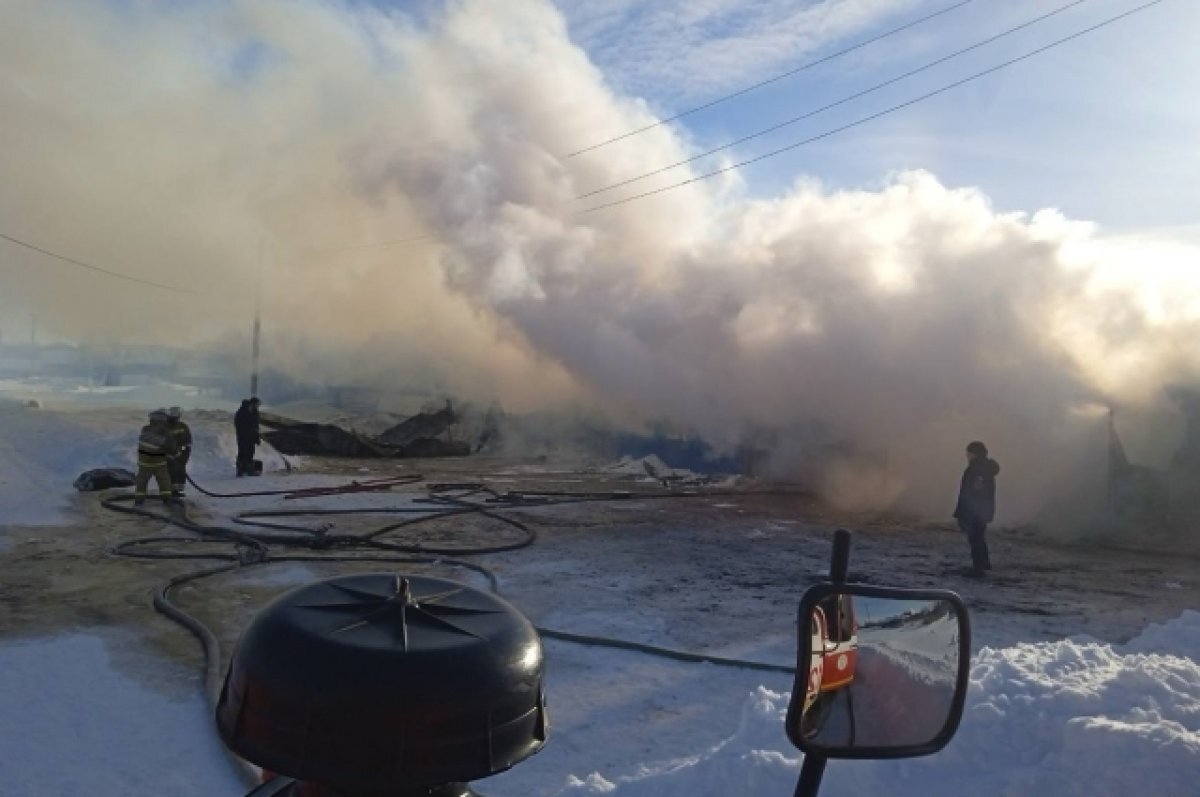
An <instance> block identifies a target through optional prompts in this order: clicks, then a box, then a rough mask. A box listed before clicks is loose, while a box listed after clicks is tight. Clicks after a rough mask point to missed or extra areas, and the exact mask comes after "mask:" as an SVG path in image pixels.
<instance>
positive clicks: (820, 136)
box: [575, 0, 1163, 215]
mask: <svg viewBox="0 0 1200 797" xmlns="http://www.w3.org/2000/svg"><path fill="white" fill-rule="evenodd" d="M1162 2H1163V0H1151V2H1149V3H1144V4H1143V5H1140V6H1137V7H1135V8H1132V9H1130V10H1129V11H1125V12H1123V13H1121V14H1117V15H1116V16H1114V17H1109V18H1108V19H1106V20H1104V21H1103V22H1098V23H1096V24H1095V25H1092V26H1090V27H1087V28H1084V29H1083V30H1080V31H1077V32H1075V33H1072V34H1071V35H1070V36H1064V37H1063V38H1061V39H1057V40H1056V41H1053V42H1051V43H1050V44H1047V45H1043V46H1042V47H1039V48H1037V49H1036V50H1030V51H1029V52H1027V53H1025V54H1024V55H1020V56H1017V57H1016V58H1011V59H1009V60H1007V61H1004V62H1003V63H1000V64H997V65H996V66H993V67H990V68H988V69H985V70H983V71H981V72H976V73H974V74H972V75H969V76H967V77H965V78H962V79H961V80H956V81H954V82H953V83H948V84H946V85H945V86H942V87H941V88H938V89H934V90H933V91H930V92H926V93H925V94H921V95H920V96H917V97H914V98H912V99H911V100H907V101H905V102H902V103H899V104H897V105H892V106H890V107H888V108H885V109H884V110H882V111H879V112H877V113H873V114H871V115H870V116H864V117H862V118H860V119H856V120H854V121H853V122H850V123H848V124H844V125H842V126H840V127H835V128H832V129H831V130H826V131H825V132H823V133H819V134H817V135H815V136H810V137H809V138H806V139H803V140H802V141H797V142H794V143H792V144H788V145H787V146H785V147H780V148H778V149H774V150H771V151H770V152H766V153H763V154H762V155H758V156H756V157H753V158H748V159H746V160H743V161H739V162H737V163H733V164H730V165H728V166H723V167H722V168H720V169H714V170H713V171H711V172H706V173H704V174H701V175H697V176H696V177H691V178H689V179H687V180H681V181H680V182H678V183H672V184H671V185H666V186H663V187H661V188H655V189H653V190H651V191H643V192H642V193H640V194H633V195H631V196H627V197H624V198H622V199H617V200H614V201H612V202H606V203H604V204H602V205H595V206H593V207H590V208H586V209H584V210H580V211H577V212H576V213H575V215H582V214H584V213H595V212H596V211H598V210H604V209H605V208H611V207H616V206H617V205H624V204H625V203H627V202H633V201H635V200H638V199H643V198H645V197H649V196H654V195H656V194H662V193H665V192H667V191H672V190H674V189H676V188H682V187H683V186H685V185H691V184H692V183H698V182H700V181H702V180H708V179H710V178H713V177H716V176H718V175H721V174H725V173H726V172H731V171H733V170H734V169H740V168H741V167H743V166H749V165H750V164H752V163H758V162H759V161H764V160H767V159H768V158H773V157H775V156H776V155H781V154H783V153H784V152H789V151H791V150H793V149H797V148H799V147H802V146H804V145H806V144H811V143H813V142H814V141H820V140H821V139H825V138H829V137H831V136H834V135H837V134H838V133H842V132H844V131H846V130H850V129H852V128H855V127H859V126H860V125H864V124H866V123H867V122H870V121H873V120H875V119H879V118H881V117H884V116H888V115H889V114H892V113H895V112H896V111H899V110H902V109H904V108H908V107H910V106H913V105H916V104H917V103H920V102H924V101H925V100H928V99H930V98H932V97H936V96H938V95H939V94H945V93H946V92H947V91H950V90H951V89H955V88H958V87H959V86H962V85H965V84H967V83H970V82H972V81H975V80H978V79H979V78H982V77H985V76H987V75H990V74H992V73H993V72H999V71H1000V70H1001V69H1004V68H1006V67H1010V66H1012V65H1013V64H1018V63H1020V62H1022V61H1026V60H1028V59H1030V58H1033V57H1034V56H1036V55H1040V54H1042V53H1044V52H1046V51H1048V50H1052V49H1054V48H1055V47H1058V46H1060V45H1063V44H1066V43H1067V42H1069V41H1073V40H1074V39H1078V38H1081V37H1083V36H1086V35H1087V34H1089V33H1092V32H1094V31H1097V30H1100V29H1101V28H1104V27H1107V26H1109V25H1112V24H1114V23H1116V22H1119V21H1121V20H1123V19H1125V18H1127V17H1131V16H1133V15H1134V14H1137V13H1138V12H1141V11H1145V10H1146V9H1148V8H1151V7H1153V6H1156V5H1158V4H1160V3H1162Z"/></svg>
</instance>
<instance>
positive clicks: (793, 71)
mask: <svg viewBox="0 0 1200 797" xmlns="http://www.w3.org/2000/svg"><path fill="white" fill-rule="evenodd" d="M972 2H974V0H962V2H959V3H955V4H954V5H952V6H947V7H946V8H943V9H941V10H940V11H935V12H933V13H932V14H927V15H925V16H923V17H921V18H920V19H914V20H913V21H912V22H908V23H906V24H904V25H901V26H900V27H898V28H892V29H891V30H889V31H887V32H885V33H881V34H879V35H878V36H874V37H872V38H870V39H867V40H866V41H861V42H859V43H858V44H855V45H853V46H851V47H847V48H846V49H844V50H838V51H837V52H836V53H830V54H829V55H826V56H823V57H821V58H818V59H817V60H815V61H809V62H808V63H806V64H803V65H802V66H798V67H796V68H795V69H791V70H789V71H787V72H784V73H782V74H779V75H776V76H775V77H771V78H767V79H766V80H762V81H759V82H758V83H755V84H753V85H750V86H747V87H745V88H744V89H739V90H738V91H735V92H733V93H732V94H726V95H724V96H721V97H718V98H717V99H715V100H712V101H710V102H706V103H704V104H703V105H697V106H696V107H694V108H689V109H687V110H686V111H680V112H679V113H677V114H675V115H674V116H669V117H667V118H666V119H660V120H658V121H657V122H654V123H653V124H648V125H646V126H645V127H639V128H637V129H636V130H630V131H629V132H627V133H622V134H621V135H619V136H614V137H613V138H610V139H608V140H607V141H601V142H600V143H598V144H592V145H591V146H589V147H584V148H583V149H578V150H575V151H574V152H572V153H569V154H568V155H567V156H566V157H568V158H574V157H575V156H576V155H582V154H583V153H585V152H591V151H592V150H597V149H600V148H601V147H606V146H608V145H609V144H614V143H616V142H618V141H623V140H624V139H627V138H630V137H632V136H636V135H638V134H639V133H645V132H646V131H647V130H653V129H654V128H656V127H661V126H662V125H665V124H669V123H670V122H674V121H676V120H677V119H682V118H684V117H685V116H691V115H692V114H694V113H698V112H700V111H703V110H705V109H708V108H711V107H713V106H714V105H720V104H721V103H723V102H726V101H728V100H732V99H733V98H735V97H741V96H742V95H744V94H749V93H750V92H752V91H755V90H757V89H760V88H762V87H763V86H769V85H770V84H772V83H777V82H779V81H780V80H783V79H784V78H789V77H791V76H792V75H795V74H798V73H800V72H803V71H805V70H806V69H812V68H813V67H814V66H818V65H820V64H824V63H827V62H829V61H832V60H833V59H835V58H840V57H842V56H843V55H848V54H850V53H852V52H854V51H855V50H860V49H862V48H863V47H866V46H867V45H869V44H875V43H876V42H879V41H883V40H884V39H886V38H888V37H889V36H895V35H896V34H897V33H901V32H903V31H906V30H908V29H909V28H913V27H916V26H917V25H920V24H921V23H922V22H928V21H929V20H931V19H935V18H936V17H940V16H942V15H943V14H948V13H950V12H951V11H953V10H955V9H956V8H962V7H963V6H965V5H969V4H971V3H972Z"/></svg>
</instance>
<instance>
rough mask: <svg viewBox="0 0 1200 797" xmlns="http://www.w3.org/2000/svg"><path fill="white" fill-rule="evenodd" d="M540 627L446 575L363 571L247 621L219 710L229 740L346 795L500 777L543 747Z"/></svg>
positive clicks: (301, 592)
mask: <svg viewBox="0 0 1200 797" xmlns="http://www.w3.org/2000/svg"><path fill="white" fill-rule="evenodd" d="M542 671H543V655H542V644H541V640H540V639H539V637H538V634H537V631H536V630H534V628H533V626H532V625H530V623H529V621H528V620H526V619H525V617H524V616H523V615H521V613H520V612H518V611H517V610H516V609H515V608H513V607H512V606H511V605H510V604H509V603H508V602H506V601H504V600H502V599H501V598H499V597H497V596H496V595H493V594H491V593H488V592H483V591H480V590H477V589H473V588H471V587H468V586H465V585H463V584H459V583H458V582H455V581H448V580H446V579H440V578H430V577H426V576H401V575H393V574H382V573H379V574H364V575H353V576H342V577H339V578H333V579H329V580H326V581H319V582H316V583H314V584H310V585H308V586H304V587H300V588H299V589H296V590H293V591H291V592H288V593H287V594H285V595H283V596H282V597H280V598H278V599H276V600H275V601H274V602H273V603H272V604H271V605H269V606H268V607H267V608H266V609H264V610H263V611H262V612H261V613H260V614H259V615H258V616H257V617H256V618H255V619H254V621H253V622H252V623H251V624H250V627H249V628H248V629H246V632H245V633H244V634H243V635H242V638H241V640H240V641H239V642H238V646H237V648H236V650H235V651H234V655H233V660H232V661H231V662H230V667H229V673H228V675H227V676H226V678H225V687H224V689H222V691H221V699H220V702H219V703H218V705H217V726H218V728H219V729H220V732H221V737H222V738H223V739H224V740H225V743H226V744H227V745H228V746H229V747H230V748H231V749H232V750H233V751H234V752H236V753H238V754H239V755H241V756H242V757H243V758H246V759H247V760H249V761H251V762H253V763H255V764H258V765H259V766H261V767H263V768H265V769H268V770H270V771H272V772H276V773H280V774H282V775H288V776H291V777H293V778H296V779H298V780H302V781H308V782H313V783H320V784H324V785H327V786H331V787H336V788H338V789H340V790H343V791H349V792H374V791H387V790H409V789H414V788H421V787H428V786H437V785H441V784H444V783H448V782H452V781H471V780H476V779H478V778H482V777H486V776H488V775H492V774H495V773H497V772H501V771H503V770H505V769H508V768H509V767H511V766H513V765H514V764H516V763H518V762H520V761H522V760H524V759H525V758H527V757H529V756H530V755H533V754H534V753H536V752H537V751H538V750H540V749H541V748H542V745H544V744H545V742H546V732H547V718H546V709H545V700H544V697H543V693H542Z"/></svg>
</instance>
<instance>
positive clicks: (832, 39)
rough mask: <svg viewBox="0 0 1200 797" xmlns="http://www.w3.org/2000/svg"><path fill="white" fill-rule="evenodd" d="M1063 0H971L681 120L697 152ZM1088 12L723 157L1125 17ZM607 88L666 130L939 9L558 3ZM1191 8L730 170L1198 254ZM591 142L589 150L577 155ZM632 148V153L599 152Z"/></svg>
mask: <svg viewBox="0 0 1200 797" xmlns="http://www.w3.org/2000/svg"><path fill="white" fill-rule="evenodd" d="M1067 2H1068V0H1050V1H1048V0H974V2H972V3H970V4H969V5H967V6H965V7H963V8H960V9H957V10H955V11H952V12H950V13H948V14H946V15H944V16H942V17H939V18H938V19H936V20H933V21H931V22H928V23H925V24H923V25H921V26H919V27H918V28H915V29H913V30H910V31H907V32H905V33H902V34H899V35H897V36H896V37H894V38H891V39H888V40H886V41H884V42H881V43H878V44H875V45H871V46H869V47H868V48H864V49H863V50H860V51H858V52H856V53H854V54H853V55H850V56H847V57H844V58H840V59H837V60H835V61H832V62H830V63H828V64H824V65H822V66H819V67H816V68H814V69H812V70H809V71H806V72H804V73H802V74H800V75H797V76H795V77H792V78H789V79H787V80H785V81H782V82H780V83H777V84H775V85H773V86H770V87H768V88H766V89H763V90H760V91H758V92H755V93H753V94H751V95H748V96H745V97H742V98H738V99H736V100H733V101H731V102H729V103H725V104H723V105H721V106H719V107H717V108H713V109H710V110H708V111H704V112H701V113H699V114H696V115H694V116H691V117H688V118H687V119H686V120H684V121H682V122H681V123H679V124H681V126H682V127H681V130H682V131H683V132H684V134H685V135H687V136H689V137H690V138H691V139H692V141H694V143H695V145H696V146H697V148H699V149H707V148H709V147H712V146H715V145H719V144H721V143H724V142H725V141H727V140H729V139H730V138H736V137H739V136H741V135H745V134H746V133H748V132H751V131H753V130H755V129H757V128H760V127H765V126H768V125H770V124H773V123H775V122H777V121H779V120H782V119H786V118H788V117H791V116H795V115H798V114H801V113H804V112H806V111H808V110H811V109H812V108H814V107H818V106H820V105H823V104H825V103H827V102H830V101H832V100H836V99H839V98H841V97H843V96H845V95H847V94H850V93H854V92H856V91H859V90H861V89H863V88H867V87H869V86H870V85H872V84H874V83H878V82H880V81H882V80H885V79H887V78H890V77H893V76H895V75H897V74H899V73H902V72H904V71H906V70H908V69H912V68H914V67H916V66H920V65H921V64H924V63H926V62H928V61H932V60H934V59H936V58H938V57H941V56H942V55H945V54H948V53H950V52H952V51H954V50H956V49H959V48H961V47H964V46H966V45H968V44H971V43H974V42H976V41H978V40H981V39H984V38H987V37H988V36H991V35H993V34H995V33H998V32H1000V31H1002V30H1004V29H1005V28H1008V27H1012V26H1014V25H1016V24H1019V23H1020V22H1022V21H1025V20H1027V19H1029V18H1032V17H1035V16H1037V15H1039V14H1042V13H1045V12H1047V11H1049V10H1052V9H1054V8H1058V7H1059V6H1062V5H1065V4H1066V3H1067ZM1142 2H1143V0H1089V1H1088V2H1085V3H1083V4H1082V5H1081V6H1078V7H1076V8H1073V9H1071V10H1069V11H1067V12H1064V13H1063V14H1061V15H1059V16H1057V17H1055V18H1053V19H1051V20H1048V21H1046V22H1044V23H1041V24H1039V25H1037V26H1035V27H1033V28H1030V29H1027V30H1025V31H1022V32H1021V33H1018V34H1016V35H1014V36H1012V37H1009V38H1006V39H1005V40H1002V41H1000V42H997V43H995V44H992V45H989V46H987V47H985V48H983V49H981V50H979V51H976V52H973V53H970V54H968V55H966V56H964V57H962V58H960V59H956V60H954V61H951V62H949V63H947V64H943V65H941V66H940V67H938V68H935V69H934V70H932V71H930V72H928V73H924V74H922V75H920V76H917V77H914V78H911V79H909V80H905V81H903V82H902V83H900V84H897V85H895V86H892V87H889V88H887V89H884V90H882V91H880V92H878V93H876V94H873V95H871V96H870V97H867V98H863V99H861V100H858V101H855V102H854V103H852V104H850V105H848V106H843V107H841V108H839V109H835V110H834V111H831V112H828V113H824V114H820V115H818V116H817V117H814V118H813V119H809V120H806V121H804V122H802V123H800V124H797V125H794V126H792V127H789V128H787V129H785V130H782V131H779V132H777V133H774V134H772V135H770V136H768V137H766V138H764V139H761V140H759V141H755V142H751V143H748V144H746V145H744V146H743V147H740V148H738V150H737V151H736V153H735V154H736V156H737V158H738V159H739V160H740V159H742V157H743V156H751V157H752V156H754V155H756V154H758V153H760V152H764V151H767V150H770V149H774V148H777V147H779V146H783V145H786V144H788V143H791V142H793V141H797V140H800V139H803V138H806V137H808V136H811V135H814V134H817V133H820V132H822V131H824V130H827V129H829V128H831V127H836V126H839V125H841V124H845V123H847V122H849V121H852V120H854V119H857V118H859V117H861V116H864V115H868V114H871V113H874V112H876V111H878V110H882V109H883V108H886V107H888V106H890V105H893V104H896V103H898V102H903V101H904V100H906V99H909V98H911V97H913V96H916V95H919V94H922V93H925V92H927V91H930V90H932V89H935V88H938V87H940V86H942V85H944V84H946V83H949V82H952V81H954V80H957V79H959V78H961V77H965V76H966V75H968V74H971V73H973V72H976V71H980V70H982V69H986V68H988V67H989V66H992V65H994V64H996V63H999V62H1001V61H1004V60H1006V59H1008V58H1012V57H1014V56H1016V55H1020V54H1021V53H1024V52H1026V51H1028V50H1031V49H1035V48H1037V47H1039V46H1041V45H1043V44H1046V43H1049V42H1051V41H1053V40H1055V39H1057V38H1061V37H1063V36H1066V35H1069V34H1071V33H1074V32H1075V31H1078V30H1080V29H1082V28H1086V27H1088V26H1090V25H1092V24H1095V23H1097V22H1100V21H1102V20H1103V19H1106V18H1108V17H1111V16H1114V15H1116V14H1118V13H1121V12H1122V11H1125V10H1128V9H1131V8H1133V7H1135V6H1137V5H1140V4H1141V3H1142ZM558 5H559V7H560V8H561V9H562V11H563V13H564V14H565V15H566V17H567V19H568V21H569V25H570V29H571V35H572V38H573V39H574V40H575V41H577V42H578V43H579V44H580V45H581V46H583V47H584V48H585V49H586V50H587V51H588V52H589V54H590V56H591V58H592V60H593V61H594V62H596V63H597V65H598V66H599V67H600V68H601V69H602V70H603V72H604V74H605V76H606V78H607V79H608V80H609V81H610V82H611V83H612V84H613V86H614V87H615V88H617V89H618V90H620V91H622V92H623V93H628V94H631V95H634V96H639V97H643V98H644V99H645V100H646V101H647V102H648V103H649V104H650V106H651V107H652V108H654V109H655V110H656V111H658V112H659V113H660V114H662V115H670V114H673V113H675V112H678V111H680V110H683V109H686V108H688V107H692V106H693V105H696V104H699V103H702V102H706V101H708V100H710V99H713V98H715V97H718V96H721V95H722V94H724V93H728V92H730V91H733V90H736V89H738V88H741V87H742V86H745V85H748V84H751V83H754V82H756V81H758V80H762V79H764V78H767V77H770V76H771V75H774V74H777V73H779V72H783V71H787V70H789V69H792V68H794V67H795V66H797V65H800V64H803V63H804V62H805V61H807V60H811V59H813V58H816V57H820V56H821V55H823V54H825V53H827V52H831V51H834V50H837V49H840V48H842V47H845V46H847V45H849V44H853V43H855V42H857V41H860V40H862V39H865V38H869V37H871V36H873V35H875V34H877V33H880V32H883V31H885V30H887V29H889V28H892V27H896V26H897V25H899V24H902V23H904V22H907V21H909V20H911V19H915V18H917V17H921V16H924V15H926V14H928V13H931V12H933V11H936V10H939V9H941V8H945V7H947V6H950V5H953V0H891V1H887V0H826V1H825V2H813V0H759V1H758V2H734V1H733V0H706V2H696V1H695V0H690V1H689V0H661V1H660V2H656V3H647V2H634V1H633V0H609V1H608V2H603V1H601V2H597V1H596V0H558ZM1197 32H1200V3H1196V2H1193V1H1192V0H1166V2H1164V3H1162V4H1161V5H1159V6H1155V7H1153V8H1150V9H1147V10H1146V11H1143V12H1141V13H1139V14H1137V15H1135V16H1133V17H1131V18H1129V19H1126V20H1123V21H1121V22H1118V23H1116V24H1115V25H1113V26H1110V27H1108V28H1106V29H1103V30H1100V31H1097V32H1095V33H1093V34H1090V35H1088V36H1086V37H1084V38H1081V39H1078V40H1076V41H1073V42H1070V43H1067V44H1065V45H1063V46H1062V47H1060V48H1057V49H1056V50H1053V51H1051V52H1048V53H1045V54H1043V55H1040V56H1037V57H1036V58H1034V59H1031V60H1030V61H1026V62H1024V63H1022V64H1018V65H1014V66H1013V67H1010V68H1009V69H1007V70H1005V71H1003V72H1001V73H997V74H994V75H991V76H988V77H985V78H983V79H981V80H980V81H978V82H976V83H973V84H971V85H968V86H964V87H961V88H958V89H955V90H953V91H951V92H949V93H947V94H944V95H941V96H939V97H937V98H934V99H932V100H930V101H927V102H924V103H922V104H920V105H918V106H916V107H913V108H910V109H906V110H903V111H900V112H898V113H896V114H894V115H892V116H890V117H886V118H884V119H881V120H878V121H874V122H871V123H868V124H867V125H864V126H863V127H860V128H857V129H855V130H852V131H847V132H845V133H841V134H838V135H837V136H835V137H833V138H831V139H829V140H827V141H823V142H819V143H816V144H813V145H808V146H805V147H801V148H800V149H798V150H795V151H793V152H791V153H788V154H785V155H782V156H779V157H776V158H772V159H770V160H768V161H765V162H763V163H761V164H758V165H756V166H752V167H748V168H747V169H745V170H743V175H742V176H743V179H744V180H745V182H746V188H747V191H748V192H749V193H750V194H751V195H755V196H765V195H771V194H775V193H778V192H779V191H781V190H782V189H784V188H785V187H786V186H787V185H788V184H790V183H791V182H792V181H794V180H795V179H796V178H797V177H799V176H802V175H803V176H809V177H815V178H818V179H820V180H821V181H823V182H825V183H827V184H828V185H830V186H831V187H872V186H874V185H877V184H879V183H880V182H881V181H882V180H883V179H884V178H885V177H886V176H887V175H888V174H889V173H890V172H893V171H896V170H903V169H912V168H924V169H929V170H931V171H933V172H934V173H936V174H937V175H938V176H939V178H941V179H942V180H943V181H945V182H947V183H948V184H950V185H972V186H978V187H980V188H982V189H983V190H984V191H985V192H986V193H987V194H989V195H990V196H991V197H992V198H993V200H994V202H995V204H996V206H997V207H998V208H999V209H1002V210H1025V211H1034V210H1037V209H1039V208H1043V207H1057V208H1059V209H1061V210H1063V211H1064V212H1065V213H1066V214H1067V215H1068V216H1070V217H1072V218H1077V219H1086V220H1093V221H1096V222H1099V223H1100V224H1101V225H1102V226H1103V227H1104V228H1105V229H1109V230H1114V231H1118V230H1119V231H1151V230H1153V231H1157V232H1164V233H1169V234H1170V236H1171V237H1179V238H1187V239H1190V240H1194V241H1200V223H1198V222H1197V220H1200V191H1198V190H1197V189H1196V186H1197V184H1200V104H1198V103H1197V102H1196V98H1197V97H1198V96H1200V48H1197V47H1196V46H1195V41H1196V34H1197ZM584 143H592V142H584ZM620 146H636V143H635V140H633V141H627V142H624V143H621V144H615V145H613V147H614V148H615V147H620Z"/></svg>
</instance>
